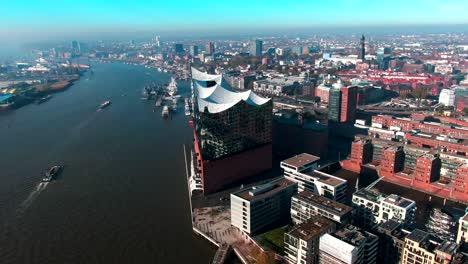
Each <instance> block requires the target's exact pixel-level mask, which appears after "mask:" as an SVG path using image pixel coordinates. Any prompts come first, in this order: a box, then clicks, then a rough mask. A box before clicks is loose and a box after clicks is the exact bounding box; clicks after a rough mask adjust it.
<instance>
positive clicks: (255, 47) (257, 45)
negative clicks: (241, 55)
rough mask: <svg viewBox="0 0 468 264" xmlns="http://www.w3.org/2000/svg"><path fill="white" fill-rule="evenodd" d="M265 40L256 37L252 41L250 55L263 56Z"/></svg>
mask: <svg viewBox="0 0 468 264" xmlns="http://www.w3.org/2000/svg"><path fill="white" fill-rule="evenodd" d="M262 51H263V41H261V40H259V39H256V40H253V41H251V42H250V55H251V56H255V57H260V56H262Z"/></svg>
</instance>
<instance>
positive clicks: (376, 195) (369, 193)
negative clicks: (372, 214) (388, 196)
mask: <svg viewBox="0 0 468 264" xmlns="http://www.w3.org/2000/svg"><path fill="white" fill-rule="evenodd" d="M353 196H357V197H360V198H363V199H366V200H369V201H372V202H375V203H378V202H380V200H381V199H382V198H383V196H382V194H381V193H380V192H378V191H377V190H373V189H371V190H368V189H360V190H359V191H357V192H355V193H354V194H353Z"/></svg>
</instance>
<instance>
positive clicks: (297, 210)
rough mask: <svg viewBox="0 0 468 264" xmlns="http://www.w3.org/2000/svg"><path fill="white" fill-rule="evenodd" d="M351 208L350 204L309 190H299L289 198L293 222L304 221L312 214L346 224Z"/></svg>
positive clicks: (299, 222)
mask: <svg viewBox="0 0 468 264" xmlns="http://www.w3.org/2000/svg"><path fill="white" fill-rule="evenodd" d="M352 210H353V209H352V207H350V206H347V205H345V204H342V203H339V202H336V201H333V200H331V199H328V198H326V197H324V196H321V195H318V194H315V193H312V192H309V191H303V192H300V193H298V194H296V195H294V196H293V197H292V200H291V218H292V221H293V223H294V224H301V223H304V222H306V221H308V219H310V218H312V217H314V216H322V217H325V218H328V219H330V220H333V221H334V222H337V223H340V224H347V223H350V222H351V218H352Z"/></svg>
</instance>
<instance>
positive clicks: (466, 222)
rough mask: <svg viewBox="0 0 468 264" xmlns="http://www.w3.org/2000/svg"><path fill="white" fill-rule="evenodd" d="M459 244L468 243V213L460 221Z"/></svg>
mask: <svg viewBox="0 0 468 264" xmlns="http://www.w3.org/2000/svg"><path fill="white" fill-rule="evenodd" d="M457 243H458V244H460V243H468V212H467V213H466V214H465V215H464V216H462V217H460V220H459V221H458V232H457Z"/></svg>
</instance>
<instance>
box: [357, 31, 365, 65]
mask: <svg viewBox="0 0 468 264" xmlns="http://www.w3.org/2000/svg"><path fill="white" fill-rule="evenodd" d="M365 57H366V38H365V37H364V34H362V37H361V46H360V49H359V58H360V59H361V61H364V60H365Z"/></svg>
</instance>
